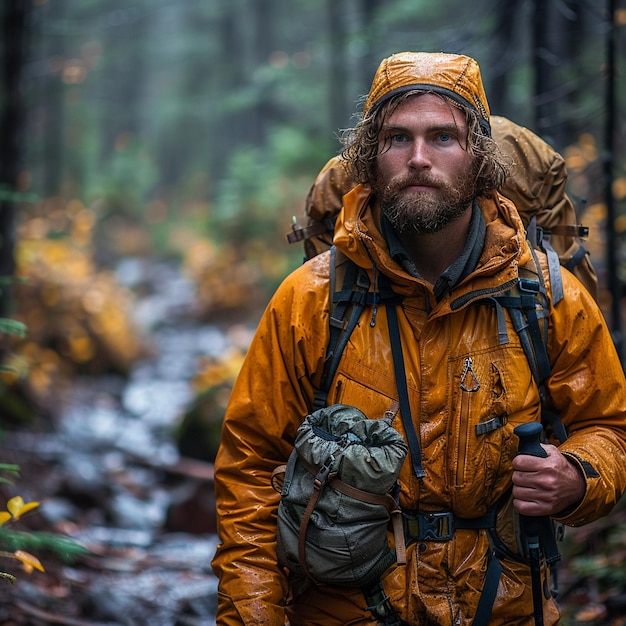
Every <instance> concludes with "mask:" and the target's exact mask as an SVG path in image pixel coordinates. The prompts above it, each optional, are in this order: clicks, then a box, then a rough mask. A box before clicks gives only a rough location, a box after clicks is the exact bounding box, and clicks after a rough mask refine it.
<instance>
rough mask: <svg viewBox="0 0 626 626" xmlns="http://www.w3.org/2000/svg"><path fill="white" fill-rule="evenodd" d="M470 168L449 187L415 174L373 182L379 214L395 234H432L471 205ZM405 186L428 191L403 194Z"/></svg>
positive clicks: (473, 187) (473, 188)
mask: <svg viewBox="0 0 626 626" xmlns="http://www.w3.org/2000/svg"><path fill="white" fill-rule="evenodd" d="M475 181H476V179H475V172H474V171H473V168H471V169H470V171H468V172H467V173H466V175H465V176H461V177H459V179H458V180H457V181H456V183H455V184H453V185H450V184H447V183H444V182H442V181H438V180H436V179H433V178H432V177H430V175H428V174H415V175H413V176H407V177H405V178H402V179H396V180H393V181H391V182H390V183H388V184H387V183H384V184H383V183H382V181H380V179H377V180H376V183H375V186H374V191H375V192H376V194H377V196H378V200H379V202H380V207H381V210H382V212H383V214H384V215H385V216H386V217H387V219H388V220H389V222H390V223H391V225H392V226H393V227H394V229H395V231H396V232H397V233H411V232H413V233H418V234H432V233H437V232H439V231H441V230H442V229H443V228H444V227H445V226H447V225H448V224H451V223H452V222H455V221H456V220H457V219H459V217H461V215H463V213H465V211H466V209H467V208H468V207H469V206H470V205H471V203H472V201H473V199H474V196H475V191H476V182H475ZM408 185H426V186H430V187H432V191H424V192H413V193H411V192H407V191H405V192H403V191H402V189H403V188H405V187H406V186H408Z"/></svg>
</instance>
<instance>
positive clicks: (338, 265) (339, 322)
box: [313, 246, 369, 410]
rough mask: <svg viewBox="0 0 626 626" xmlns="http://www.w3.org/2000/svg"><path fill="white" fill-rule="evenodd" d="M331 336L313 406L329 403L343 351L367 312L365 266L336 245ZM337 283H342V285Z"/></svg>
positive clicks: (332, 262) (331, 279)
mask: <svg viewBox="0 0 626 626" xmlns="http://www.w3.org/2000/svg"><path fill="white" fill-rule="evenodd" d="M329 271H330V274H329V284H330V294H329V298H330V309H329V312H328V320H329V326H330V336H329V340H328V347H327V349H326V359H325V361H324V372H323V374H322V380H321V383H320V388H319V390H318V391H317V393H316V394H315V397H314V399H313V410H316V409H321V408H322V407H324V406H326V405H327V402H328V392H329V390H330V383H331V382H332V380H333V377H334V376H335V372H336V371H337V367H338V366H339V361H340V360H341V355H342V353H343V350H344V348H345V347H346V344H347V343H348V340H349V339H350V335H351V333H352V331H353V330H354V328H355V327H356V325H357V323H358V321H359V318H360V317H361V313H362V312H363V310H364V308H365V305H366V301H367V292H368V290H369V278H368V276H367V274H366V273H365V271H364V270H362V269H361V268H359V267H358V266H357V265H355V264H354V263H353V262H352V261H350V260H349V259H348V258H347V257H346V256H345V255H343V254H342V253H341V252H340V251H338V250H337V248H335V246H332V247H331V249H330V270H329ZM337 285H340V287H339V288H338V287H337Z"/></svg>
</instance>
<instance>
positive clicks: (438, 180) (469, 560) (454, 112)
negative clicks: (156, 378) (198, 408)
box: [213, 53, 626, 626]
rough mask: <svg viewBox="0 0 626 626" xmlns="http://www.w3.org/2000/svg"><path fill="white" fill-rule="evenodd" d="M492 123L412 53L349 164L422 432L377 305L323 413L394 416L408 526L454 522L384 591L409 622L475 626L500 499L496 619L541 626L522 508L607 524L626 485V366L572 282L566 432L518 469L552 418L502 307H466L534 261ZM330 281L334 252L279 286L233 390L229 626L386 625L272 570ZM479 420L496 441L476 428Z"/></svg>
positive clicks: (221, 467)
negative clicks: (490, 521)
mask: <svg viewBox="0 0 626 626" xmlns="http://www.w3.org/2000/svg"><path fill="white" fill-rule="evenodd" d="M489 119H490V118H489V107H488V104H487V99H486V96H485V93H484V90H483V86H482V81H481V77H480V72H479V68H478V65H477V64H476V62H475V61H474V60H473V59H470V58H468V57H465V56H461V55H448V54H438V53H437V54H426V53H400V54H397V55H393V56H391V57H389V58H388V59H385V60H384V61H383V62H382V63H381V65H380V67H379V69H378V71H377V73H376V75H375V77H374V81H373V84H372V87H371V89H370V92H369V94H368V97H367V100H366V102H365V105H364V108H363V113H362V118H361V121H360V122H359V124H358V125H357V127H356V128H355V129H354V131H353V132H352V133H351V134H349V135H348V137H347V138H346V142H345V147H344V151H343V158H344V159H345V160H346V163H347V164H348V166H349V168H350V173H351V176H352V177H353V178H354V179H355V180H357V181H359V182H360V183H361V184H359V185H357V187H355V188H354V189H353V190H352V191H351V192H350V193H348V194H347V195H346V196H345V197H344V206H343V209H342V212H341V214H340V216H339V219H338V222H337V226H336V230H335V236H334V244H335V246H336V247H337V249H338V251H339V252H340V253H341V254H343V255H345V256H346V257H347V258H348V259H349V260H350V261H351V262H353V263H355V264H356V265H358V266H359V267H361V268H363V269H364V270H365V271H366V272H367V274H368V276H369V279H370V285H371V287H370V289H371V290H373V291H376V289H378V287H379V285H380V284H381V281H382V280H383V279H384V280H385V281H390V282H391V285H392V288H393V290H394V291H395V292H396V293H397V294H399V295H400V296H402V303H401V304H400V305H398V306H396V308H395V310H396V313H397V317H398V328H399V333H400V337H401V343H402V352H403V357H404V367H405V374H406V387H405V388H406V391H407V392H408V396H409V404H410V406H409V409H408V410H406V411H404V412H405V413H406V414H410V418H411V426H410V427H409V428H408V429H407V428H406V427H405V423H404V422H403V421H402V419H401V418H403V417H406V416H402V415H401V413H402V412H400V414H398V399H399V388H400V383H399V382H398V381H397V380H396V376H395V375H394V366H393V364H392V354H391V349H390V338H389V332H388V330H387V324H386V323H385V322H386V318H387V317H388V316H387V311H386V310H385V308H384V307H381V308H380V309H379V310H378V311H376V312H374V311H373V310H372V307H369V308H367V309H366V310H365V312H364V314H363V317H362V318H361V320H360V323H359V324H358V325H357V327H356V328H355V329H354V331H353V332H352V334H351V336H350V341H349V342H348V345H347V346H346V348H345V350H344V352H343V355H342V359H341V362H340V364H339V367H338V370H337V372H336V374H335V376H334V378H333V381H332V384H331V388H330V393H329V395H328V398H329V402H330V403H342V404H345V405H351V406H354V407H357V408H359V409H360V410H361V411H363V412H364V413H365V414H366V415H367V416H368V418H370V419H376V418H380V417H382V416H383V415H386V414H387V415H390V414H391V415H395V416H396V417H395V418H394V422H393V425H394V427H395V428H396V429H397V430H398V431H400V432H401V433H402V434H403V435H404V436H405V437H406V436H407V432H408V431H410V430H412V429H414V430H415V432H416V433H417V439H418V444H417V445H418V446H419V451H418V452H419V454H417V453H416V451H415V449H411V454H410V455H409V456H408V457H407V460H406V461H405V463H404V465H403V467H402V470H401V473H400V477H399V485H400V493H399V503H400V505H401V507H402V509H403V511H404V515H405V519H406V520H411V519H413V520H415V519H417V520H424V519H426V518H427V517H428V516H429V515H430V514H437V516H439V517H446V518H448V517H449V518H450V519H453V520H454V523H455V524H456V528H455V529H453V532H452V533H450V535H449V536H444V535H443V534H442V535H441V536H439V535H436V536H435V537H434V538H432V536H431V535H429V534H428V533H426V535H425V536H419V533H418V536H417V538H416V539H415V540H413V538H414V537H413V536H412V535H411V532H409V531H407V537H408V546H407V550H406V563H396V564H395V565H394V566H392V567H390V568H389V570H388V571H386V572H385V573H384V575H383V576H382V579H381V583H382V586H383V588H384V592H385V594H386V595H387V596H388V598H389V600H390V603H391V605H392V606H393V609H394V610H395V611H396V612H397V614H398V616H399V617H400V618H401V620H402V621H403V622H404V623H406V624H412V625H413V624H420V625H423V624H437V625H452V624H462V625H469V624H472V623H473V620H474V617H475V615H476V611H477V606H478V605H479V602H480V598H481V592H482V590H483V588H484V587H485V586H486V585H485V576H486V570H487V567H488V562H489V560H490V558H489V557H490V555H491V553H492V547H491V546H490V534H489V533H488V531H487V529H486V528H484V527H475V528H468V526H471V524H468V523H467V520H476V521H477V524H476V526H479V525H480V524H478V521H480V520H482V519H484V518H487V517H488V516H489V514H490V512H492V511H494V508H495V507H496V506H497V504H498V503H499V502H502V501H506V502H505V504H503V506H502V508H501V509H500V512H499V515H498V533H499V534H498V537H499V539H498V541H501V542H503V543H504V544H506V547H505V548H503V550H504V551H505V552H506V554H505V556H504V557H503V558H502V568H503V570H502V573H501V575H500V576H499V587H498V593H497V596H496V597H495V601H494V602H493V607H492V610H491V612H490V615H491V617H490V621H489V623H490V624H506V625H509V626H510V625H512V624H531V623H533V621H532V620H533V610H534V609H533V599H532V584H531V574H530V569H529V566H528V563H527V561H526V560H525V559H524V558H523V557H521V556H519V555H518V554H516V551H517V548H516V545H515V539H514V530H512V529H513V528H514V526H515V523H516V522H515V521H516V519H517V516H516V514H515V511H517V513H518V514H521V515H524V516H534V517H536V516H548V515H549V516H553V517H554V518H555V519H557V520H558V521H561V522H563V523H565V524H574V525H578V524H584V523H588V522H591V521H593V520H595V519H597V518H599V517H601V516H603V515H606V514H607V513H608V512H609V511H610V509H611V508H612V507H613V506H614V504H615V503H616V501H617V500H618V499H619V497H620V496H621V494H622V493H623V491H624V489H625V488H626V465H625V459H626V421H625V417H626V389H625V385H624V377H623V373H622V369H621V365H620V363H619V360H618V358H617V355H616V352H615V350H614V347H613V344H612V341H611V338H610V335H609V333H608V331H607V328H606V325H605V324H604V321H603V319H602V315H601V313H600V312H599V310H598V308H597V306H596V305H595V303H594V301H593V299H592V297H591V296H590V295H589V294H588V292H587V291H586V290H585V289H584V288H583V287H582V286H581V285H580V283H579V282H578V281H577V279H576V278H574V277H573V276H572V275H571V274H569V273H568V272H566V271H563V276H562V279H563V289H564V294H565V297H564V298H563V299H561V300H560V301H559V302H558V303H557V304H554V305H553V306H551V307H550V312H549V329H550V331H549V339H548V350H549V355H550V362H551V366H552V373H551V375H550V377H549V378H548V379H547V381H546V392H547V394H548V396H549V400H550V403H551V406H552V408H554V410H555V411H556V412H557V413H558V414H559V415H560V416H561V418H562V421H563V424H564V426H565V427H566V428H567V430H568V433H569V437H568V438H567V440H566V441H564V442H563V443H561V444H560V445H559V446H558V447H557V446H555V445H551V444H543V445H542V448H543V450H544V451H545V453H546V454H547V456H546V457H545V458H540V457H533V456H527V455H520V456H516V451H517V444H518V442H517V437H515V436H514V434H513V429H514V428H515V427H516V426H517V425H519V424H523V423H527V422H538V421H539V420H540V412H541V400H540V395H539V390H538V386H537V383H536V381H535V380H534V379H533V376H532V374H531V369H530V365H529V363H528V360H527V358H526V356H525V354H524V351H523V350H522V348H521V346H520V341H519V338H518V336H517V334H516V333H515V331H514V330H513V327H512V326H511V322H510V320H509V319H507V327H506V330H508V340H507V341H506V342H503V341H502V340H501V338H499V334H498V333H499V330H502V329H501V328H500V327H499V323H500V322H501V319H500V316H499V315H498V312H497V311H496V310H495V309H496V307H489V306H486V305H484V304H474V302H475V301H476V300H478V299H480V297H482V296H483V295H484V294H485V293H487V294H497V293H499V292H501V291H505V290H506V289H507V286H508V285H510V284H511V283H512V282H515V280H516V279H517V276H518V272H520V271H521V270H520V268H521V267H523V266H525V265H526V264H527V263H529V262H530V260H531V258H532V254H531V250H530V248H529V246H528V244H527V243H526V238H525V233H524V227H523V224H522V222H521V220H520V218H519V215H518V213H517V211H516V209H515V207H514V205H513V204H512V203H511V202H510V201H508V200H506V199H505V198H504V197H502V196H500V195H499V194H498V193H497V189H498V188H499V187H500V186H501V184H502V182H503V180H504V176H505V169H506V168H505V164H503V163H501V161H500V157H499V155H498V151H497V148H496V147H495V144H494V142H493V141H492V140H491V139H490V136H489V135H490V124H489ZM540 262H541V265H542V267H543V268H544V269H545V265H546V264H545V259H544V258H543V257H541V258H540ZM329 267H330V261H329V253H324V254H321V255H319V256H317V257H315V258H314V259H312V260H310V261H308V262H307V263H305V264H304V265H303V266H302V267H300V268H298V269H297V270H296V271H295V272H293V273H292V274H291V275H290V276H289V277H288V278H287V279H286V280H285V281H284V283H283V284H282V285H281V287H280V288H279V289H278V291H277V293H276V294H275V296H274V298H273V299H272V301H271V302H270V304H269V306H268V308H267V310H266V312H265V314H264V316H263V318H262V320H261V322H260V324H259V327H258V329H257V332H256V335H255V338H254V340H253V341H252V344H251V346H250V350H249V353H248V356H247V358H246V362H245V364H244V366H243V368H242V370H241V373H240V375H239V378H238V380H237V382H236V385H235V387H234V389H233V393H232V397H231V401H230V405H229V408H228V411H227V415H226V419H225V423H224V428H223V433H222V442H221V447H220V450H219V453H218V456H217V459H216V464H215V467H216V475H215V483H216V495H217V501H218V515H219V534H220V539H221V544H220V546H219V547H218V550H217V553H216V556H215V559H214V561H213V567H214V570H215V572H216V574H217V576H218V577H219V580H220V583H219V609H218V617H217V623H218V624H220V625H230V624H255V625H256V624H272V625H279V624H283V623H285V621H286V620H288V622H289V623H290V624H291V626H297V625H306V626H312V625H320V626H322V625H323V626H328V625H337V626H339V625H346V624H375V623H376V620H375V619H374V618H373V617H372V614H371V613H370V611H368V608H367V602H366V600H365V599H364V596H363V593H362V591H361V590H360V589H351V588H343V587H333V586H330V585H314V584H313V585H312V584H310V583H309V581H307V580H302V579H301V578H299V577H296V576H294V575H293V573H292V574H291V575H290V574H289V572H286V571H285V570H284V568H282V567H281V565H280V564H279V563H278V560H277V557H276V513H277V506H278V501H279V495H278V494H277V493H276V492H275V491H274V490H273V488H272V486H271V484H270V477H271V474H272V471H273V470H274V469H275V468H276V467H277V466H278V465H281V464H283V463H285V462H286V460H287V459H288V457H289V455H290V453H291V451H292V449H293V443H294V437H295V433H296V430H297V428H298V426H299V425H300V423H301V422H302V419H303V417H304V416H305V415H307V414H308V413H310V412H311V410H312V402H313V398H314V395H315V393H316V390H317V389H318V387H319V385H320V379H321V377H322V373H323V367H324V360H325V357H326V349H327V344H328V340H329V320H328V316H329V307H330V305H329V293H330V288H329V274H330V270H329ZM544 274H546V277H545V278H546V280H548V278H547V272H544ZM485 424H491V425H494V424H495V426H493V428H490V429H484V428H480V427H479V428H477V426H478V425H481V426H484V425H485ZM409 439H410V437H409ZM410 447H411V446H410ZM413 448H414V446H413ZM416 459H418V460H419V462H417V463H416ZM416 465H418V466H419V467H418V468H417V470H416V467H415V466H416ZM507 494H510V498H509V499H508V501H507V500H506V498H507ZM407 524H408V522H407ZM391 537H392V536H391V534H390V542H391V541H392V538H391ZM492 538H493V536H492ZM543 602H544V606H543V610H542V615H543V619H544V623H545V624H555V623H557V622H558V619H559V611H558V608H557V606H556V603H555V602H554V600H553V599H552V598H551V597H549V594H547V597H546V594H543ZM485 623H486V622H485Z"/></svg>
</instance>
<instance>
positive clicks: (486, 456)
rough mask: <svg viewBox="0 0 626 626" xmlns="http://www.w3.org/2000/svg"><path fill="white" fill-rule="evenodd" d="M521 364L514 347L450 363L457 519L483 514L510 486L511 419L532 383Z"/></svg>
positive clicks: (515, 417) (452, 466)
mask: <svg viewBox="0 0 626 626" xmlns="http://www.w3.org/2000/svg"><path fill="white" fill-rule="evenodd" d="M518 352H519V357H517V354H518ZM505 355H506V356H505ZM524 364H525V357H524V354H523V352H522V351H521V349H520V350H516V349H514V348H509V349H508V350H504V349H497V350H491V351H487V352H484V353H481V354H476V355H471V356H470V355H464V356H462V357H458V358H455V359H452V360H451V362H450V375H451V382H452V389H451V402H452V404H451V411H450V416H451V421H450V425H449V426H450V428H449V431H448V432H449V436H450V438H451V441H450V443H451V447H450V450H451V452H452V453H451V454H450V455H449V462H450V465H449V468H448V471H449V476H450V477H451V481H450V484H451V486H452V489H451V495H452V501H453V510H454V511H455V513H457V515H461V516H469V517H473V516H476V515H481V514H483V513H485V512H486V511H487V509H488V508H489V506H490V505H491V504H493V503H494V502H495V500H496V499H497V498H498V497H499V496H500V495H501V494H502V493H503V492H504V491H505V490H506V488H507V487H508V485H509V483H510V478H509V477H510V472H511V459H512V457H513V455H514V454H515V448H514V446H515V438H514V437H513V435H512V431H513V427H514V424H512V423H511V422H512V419H511V418H513V420H519V419H520V409H521V408H522V407H523V404H524V402H525V401H526V399H527V395H528V389H529V385H530V384H531V379H530V370H529V369H528V368H526V367H524Z"/></svg>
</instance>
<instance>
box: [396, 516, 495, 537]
mask: <svg viewBox="0 0 626 626" xmlns="http://www.w3.org/2000/svg"><path fill="white" fill-rule="evenodd" d="M402 521H403V524H404V537H405V542H406V545H409V544H410V543H412V542H414V541H450V540H451V539H452V537H453V536H454V532H455V531H456V530H462V529H463V530H465V529H469V530H479V529H485V530H489V529H493V528H494V527H495V522H496V516H495V507H494V510H492V511H490V512H489V513H487V514H485V515H483V516H481V517H476V518H462V517H457V516H456V515H455V514H454V513H452V512H451V511H443V512H431V513H415V514H411V513H407V512H405V511H403V512H402Z"/></svg>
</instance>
